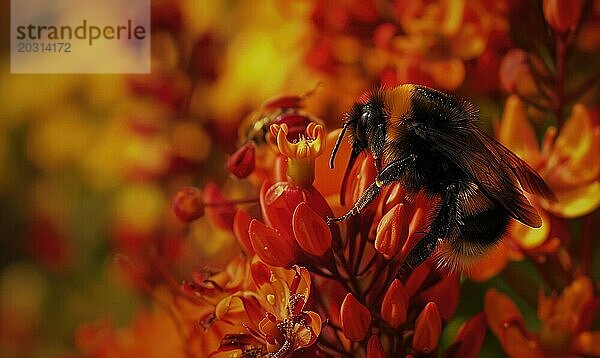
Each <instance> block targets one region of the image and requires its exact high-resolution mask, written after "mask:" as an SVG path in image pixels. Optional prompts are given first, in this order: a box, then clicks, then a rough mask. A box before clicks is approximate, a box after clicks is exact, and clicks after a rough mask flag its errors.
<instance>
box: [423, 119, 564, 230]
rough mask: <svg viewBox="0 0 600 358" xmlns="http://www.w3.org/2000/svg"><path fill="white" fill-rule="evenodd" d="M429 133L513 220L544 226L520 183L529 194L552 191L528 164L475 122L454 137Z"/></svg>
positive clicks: (435, 146)
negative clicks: (531, 192) (530, 192)
mask: <svg viewBox="0 0 600 358" xmlns="http://www.w3.org/2000/svg"><path fill="white" fill-rule="evenodd" d="M426 133H427V134H426V136H427V139H428V141H429V143H430V144H431V145H432V146H433V147H434V148H436V149H437V150H438V151H440V152H441V153H442V154H443V155H444V156H446V157H447V158H448V159H450V160H451V161H452V162H453V163H454V164H455V165H457V166H458V167H459V168H460V169H461V170H462V171H463V172H464V173H465V174H467V175H468V176H469V177H470V179H471V180H473V182H475V183H476V184H477V185H478V186H479V188H480V190H481V191H482V192H483V193H484V194H485V195H486V196H487V197H488V198H489V199H491V200H492V201H494V202H496V203H498V204H499V205H501V206H502V207H504V208H505V209H506V211H507V212H508V213H509V215H510V216H511V217H513V218H515V219H517V220H518V221H520V222H522V223H524V224H527V225H529V226H532V227H540V226H541V225H542V219H541V218H540V216H539V215H538V213H537V211H536V210H535V208H533V207H532V206H531V204H530V203H529V201H528V200H527V198H526V197H525V195H523V192H522V190H521V188H520V187H519V186H518V184H517V182H519V183H521V185H523V188H524V189H526V190H527V191H530V190H531V191H533V192H534V193H542V194H540V195H543V193H546V195H550V194H551V193H552V192H551V191H550V189H549V188H548V187H547V186H546V184H545V183H544V181H543V180H542V179H541V178H540V177H539V175H538V174H537V173H536V172H535V171H534V170H533V169H532V168H531V167H530V166H529V165H527V164H526V163H525V162H523V161H522V160H521V159H519V158H518V157H517V156H516V155H515V154H513V153H512V152H511V151H510V150H508V149H507V148H505V147H504V146H502V145H501V144H500V143H498V142H496V141H495V140H494V139H492V138H490V137H489V136H488V135H487V134H486V133H485V132H483V131H482V130H481V129H479V128H478V127H477V126H476V125H475V124H472V123H469V124H467V126H466V127H463V128H461V129H460V130H458V131H456V133H455V134H449V133H443V132H441V131H439V130H436V129H434V128H429V129H428V130H427V131H426Z"/></svg>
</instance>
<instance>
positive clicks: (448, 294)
mask: <svg viewBox="0 0 600 358" xmlns="http://www.w3.org/2000/svg"><path fill="white" fill-rule="evenodd" d="M417 299H418V300H422V301H421V302H430V301H431V302H435V304H436V307H437V308H438V311H439V312H440V316H441V317H442V318H443V319H446V320H447V319H450V317H452V315H454V311H456V308H457V307H458V301H459V299H460V281H459V275H457V274H455V273H450V274H448V275H447V276H445V277H443V278H442V279H441V280H439V281H438V282H436V283H435V284H433V285H431V286H430V287H428V288H426V289H424V290H423V289H422V291H421V292H420V293H419V294H418V298H417Z"/></svg>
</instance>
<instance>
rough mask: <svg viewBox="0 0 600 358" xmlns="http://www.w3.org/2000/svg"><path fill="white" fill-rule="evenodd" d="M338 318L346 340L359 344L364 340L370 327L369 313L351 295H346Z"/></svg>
mask: <svg viewBox="0 0 600 358" xmlns="http://www.w3.org/2000/svg"><path fill="white" fill-rule="evenodd" d="M340 318H341V321H342V330H343V331H344V335H346V337H347V338H348V339H350V340H352V341H356V342H359V341H362V340H363V339H364V338H365V336H366V335H367V331H368V329H369V326H370V325H371V312H369V309H368V308H367V307H365V306H364V305H363V304H362V303H360V302H358V301H357V300H356V298H354V296H353V295H352V294H351V293H348V294H347V295H346V298H344V302H342V308H341V310H340Z"/></svg>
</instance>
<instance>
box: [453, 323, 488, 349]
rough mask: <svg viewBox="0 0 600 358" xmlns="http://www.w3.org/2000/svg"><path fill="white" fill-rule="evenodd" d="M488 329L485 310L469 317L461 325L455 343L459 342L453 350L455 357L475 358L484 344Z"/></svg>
mask: <svg viewBox="0 0 600 358" xmlns="http://www.w3.org/2000/svg"><path fill="white" fill-rule="evenodd" d="M486 331H487V321H486V318H485V312H481V313H480V314H478V315H476V316H473V317H471V318H469V320H467V321H466V322H465V323H463V324H462V326H460V328H459V329H458V333H456V338H454V343H458V346H457V348H456V350H455V351H454V352H453V353H454V354H453V356H454V357H465V358H475V357H477V354H478V353H479V350H480V349H481V346H482V345H483V340H484V339H485V333H486Z"/></svg>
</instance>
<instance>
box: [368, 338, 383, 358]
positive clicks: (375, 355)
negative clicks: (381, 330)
mask: <svg viewBox="0 0 600 358" xmlns="http://www.w3.org/2000/svg"><path fill="white" fill-rule="evenodd" d="M385 357H386V355H385V351H384V350H383V346H382V345H381V341H380V340H379V337H377V336H375V335H373V336H371V338H369V343H367V358H385Z"/></svg>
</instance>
